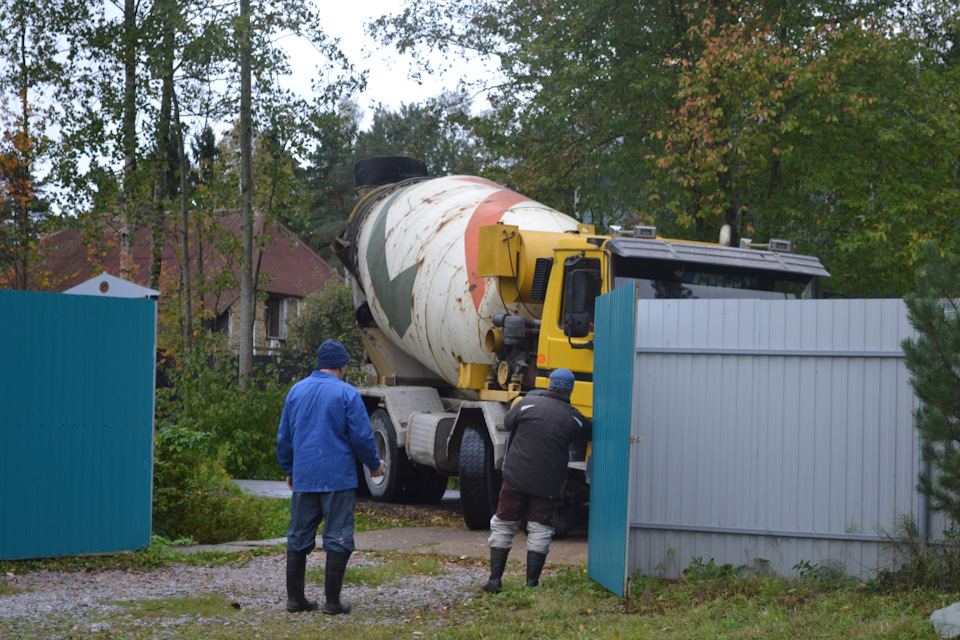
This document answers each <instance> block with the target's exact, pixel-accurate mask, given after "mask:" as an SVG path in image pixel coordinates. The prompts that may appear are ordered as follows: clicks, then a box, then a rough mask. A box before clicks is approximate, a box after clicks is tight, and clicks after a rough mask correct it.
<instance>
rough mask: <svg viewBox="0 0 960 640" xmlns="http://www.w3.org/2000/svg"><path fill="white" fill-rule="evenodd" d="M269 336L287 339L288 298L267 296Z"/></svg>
mask: <svg viewBox="0 0 960 640" xmlns="http://www.w3.org/2000/svg"><path fill="white" fill-rule="evenodd" d="M266 324H267V337H268V338H275V339H278V340H286V339H287V299H286V298H276V297H273V296H270V297H269V298H267V323H266Z"/></svg>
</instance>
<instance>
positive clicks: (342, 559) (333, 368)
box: [277, 340, 387, 615]
mask: <svg viewBox="0 0 960 640" xmlns="http://www.w3.org/2000/svg"><path fill="white" fill-rule="evenodd" d="M349 361H350V355H349V354H348V353H347V350H346V349H345V348H344V347H343V345H342V344H340V343H339V342H338V341H336V340H327V341H325V342H324V343H323V344H322V345H320V349H319V350H318V351H317V370H316V371H314V372H313V373H311V374H310V375H309V376H308V377H307V378H304V379H303V380H301V381H299V382H297V383H296V384H295V385H293V387H291V389H290V392H289V393H288V394H287V399H286V401H285V402H284V404H283V414H282V415H281V416H280V428H279V429H278V431H277V460H278V461H279V462H280V466H281V467H282V468H283V472H284V473H285V474H286V476H287V487H289V488H290V490H291V491H293V498H292V499H291V501H290V527H289V529H288V530H287V611H289V612H291V613H295V612H297V611H316V610H317V609H318V608H319V605H318V604H317V602H316V601H315V600H307V598H306V596H305V595H304V575H305V573H306V566H307V556H308V555H309V554H310V552H311V551H313V549H314V548H315V547H316V536H317V527H319V526H320V522H321V521H324V522H323V550H324V551H325V552H326V554H327V563H326V572H325V578H324V593H325V596H326V602H325V603H324V605H323V612H324V613H328V614H331V615H336V614H339V613H350V603H349V602H347V601H345V600H340V589H341V588H342V587H343V574H344V573H345V571H346V568H347V561H348V560H349V559H350V554H351V553H353V550H354V544H353V509H354V501H355V498H356V489H357V464H356V460H360V462H362V463H363V464H365V465H366V466H367V468H368V469H370V470H371V471H370V475H371V476H374V477H376V476H381V475H383V474H384V472H385V471H386V469H387V465H386V463H385V462H383V461H381V460H380V457H379V456H378V455H377V447H376V444H375V442H374V439H373V431H372V430H371V428H370V419H369V417H368V416H367V411H366V409H365V408H364V405H363V401H362V400H361V399H360V394H359V393H357V390H356V389H354V388H353V387H352V386H351V385H349V384H347V383H346V382H344V380H343V378H344V376H345V375H346V372H347V363H348V362H349Z"/></svg>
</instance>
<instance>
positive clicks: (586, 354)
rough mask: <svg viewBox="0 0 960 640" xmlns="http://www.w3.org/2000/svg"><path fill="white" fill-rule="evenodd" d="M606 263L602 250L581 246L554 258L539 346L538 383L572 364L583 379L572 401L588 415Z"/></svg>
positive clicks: (590, 403) (572, 369)
mask: <svg viewBox="0 0 960 640" xmlns="http://www.w3.org/2000/svg"><path fill="white" fill-rule="evenodd" d="M556 257H557V258H560V257H561V256H559V255H558V256H556ZM603 269H604V260H603V254H602V252H590V251H577V252H575V253H568V254H567V255H566V256H565V257H564V258H563V259H562V260H558V259H555V260H554V267H553V273H552V274H551V277H550V282H549V285H548V287H549V288H548V291H547V295H546V299H545V300H544V309H543V321H542V324H541V327H540V343H539V348H538V352H537V386H538V387H544V388H545V387H546V386H547V383H548V381H547V376H549V375H550V372H551V371H553V370H554V369H559V368H561V367H565V368H567V369H570V370H571V371H573V373H574V376H576V379H577V384H576V386H575V387H574V392H573V396H572V397H571V401H572V403H573V404H574V405H575V406H576V407H577V408H578V409H580V410H581V411H582V412H583V413H584V414H585V415H587V416H589V415H591V414H592V404H593V320H594V309H595V305H596V298H597V296H599V295H600V294H601V293H603V291H604V285H603V282H604V279H603ZM555 283H556V284H555Z"/></svg>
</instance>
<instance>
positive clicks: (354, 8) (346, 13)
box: [283, 0, 487, 123]
mask: <svg viewBox="0 0 960 640" xmlns="http://www.w3.org/2000/svg"><path fill="white" fill-rule="evenodd" d="M315 3H316V5H317V6H318V7H319V9H320V14H321V16H322V18H321V19H322V21H323V22H322V24H323V28H324V30H325V31H326V32H327V33H328V34H329V35H330V36H332V37H336V38H340V48H341V50H342V51H343V52H344V53H345V54H346V55H347V56H348V58H349V59H350V61H351V62H352V63H353V64H354V66H355V67H357V68H358V69H369V75H368V79H367V89H366V91H365V92H364V94H363V95H361V96H358V98H359V105H360V107H361V109H363V111H364V112H365V115H366V117H365V120H364V122H365V123H368V122H369V120H370V118H371V116H372V111H373V109H374V108H375V107H376V105H377V104H383V105H384V106H386V107H388V108H390V110H392V111H396V110H398V109H399V108H400V105H401V103H402V104H411V103H415V102H421V101H423V100H425V99H427V98H432V97H434V96H437V95H439V94H440V93H442V92H443V91H444V90H445V89H449V90H453V89H455V88H456V86H457V81H458V80H459V78H460V76H461V75H465V76H466V77H468V78H470V79H474V80H475V79H480V78H483V77H484V75H485V74H486V73H487V71H486V69H485V67H484V65H483V63H482V62H481V61H480V60H473V61H466V60H465V61H464V63H463V64H462V65H458V66H457V68H456V69H454V70H453V71H451V72H448V73H446V74H444V75H443V76H441V77H431V76H428V75H426V74H423V76H422V78H421V80H422V83H418V81H417V80H414V79H411V78H410V75H411V72H412V71H416V70H417V66H416V64H415V62H414V61H413V58H412V57H411V56H409V55H404V56H400V55H399V54H398V53H397V52H396V50H395V49H393V48H392V47H381V46H380V45H378V44H377V43H376V42H375V41H374V40H373V38H371V37H370V36H368V35H367V33H366V31H365V28H364V27H365V25H366V24H367V23H369V22H370V21H372V20H374V19H376V18H378V17H380V16H381V15H385V14H390V13H398V12H399V11H400V9H401V8H402V3H401V2H398V1H397V0H363V2H360V3H357V4H353V3H352V2H344V1H343V0H315ZM283 46H284V47H285V48H286V49H287V50H288V51H289V52H290V54H291V55H290V57H291V64H292V66H293V68H294V76H293V78H291V79H288V80H287V81H286V82H288V83H289V86H290V87H291V88H296V89H298V90H302V91H304V92H305V93H307V92H309V89H310V84H309V78H310V77H313V76H314V75H316V71H315V69H316V66H317V64H318V63H321V62H322V60H321V58H320V55H319V54H318V53H317V52H316V50H315V49H313V48H312V47H311V46H310V45H309V44H308V43H307V42H306V41H305V40H303V39H296V38H287V39H286V40H285V41H284V43H283ZM483 104H484V101H483V99H482V98H481V99H480V100H479V101H478V102H477V103H475V108H482V106H483Z"/></svg>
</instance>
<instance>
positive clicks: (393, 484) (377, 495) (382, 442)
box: [363, 409, 413, 502]
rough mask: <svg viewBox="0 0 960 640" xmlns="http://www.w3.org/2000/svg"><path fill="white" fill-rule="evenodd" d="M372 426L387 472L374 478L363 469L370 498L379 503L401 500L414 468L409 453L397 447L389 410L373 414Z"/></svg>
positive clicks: (380, 410) (378, 451)
mask: <svg viewBox="0 0 960 640" xmlns="http://www.w3.org/2000/svg"><path fill="white" fill-rule="evenodd" d="M370 426H371V427H372V428H373V439H374V441H375V442H376V443H377V455H379V456H380V459H381V460H384V461H385V462H386V463H387V472H386V473H385V474H383V475H382V476H380V477H377V478H371V477H370V471H369V470H368V469H366V468H364V471H363V479H364V481H365V482H366V485H367V488H368V489H369V490H370V497H372V498H373V499H374V500H377V501H378V502H401V501H403V500H404V497H405V493H406V492H405V490H404V483H406V482H409V481H410V476H411V475H412V471H413V470H412V469H411V468H410V462H409V461H408V460H407V454H405V453H404V452H403V451H401V450H400V449H399V448H398V447H397V432H396V431H395V430H394V428H393V422H392V421H391V420H390V416H389V414H387V412H386V411H384V410H383V409H377V410H376V411H374V412H373V413H371V414H370Z"/></svg>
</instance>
